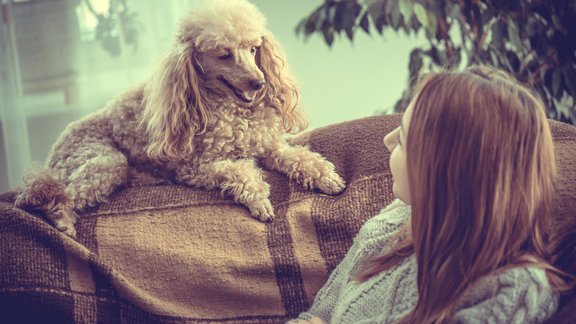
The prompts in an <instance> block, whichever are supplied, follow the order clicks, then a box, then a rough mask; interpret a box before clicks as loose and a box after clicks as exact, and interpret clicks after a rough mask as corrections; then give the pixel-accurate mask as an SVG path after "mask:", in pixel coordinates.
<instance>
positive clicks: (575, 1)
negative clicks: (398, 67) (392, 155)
mask: <svg viewBox="0 0 576 324" xmlns="http://www.w3.org/2000/svg"><path fill="white" fill-rule="evenodd" d="M358 29H360V30H362V31H363V32H366V33H374V31H373V30H374V29H375V31H376V32H378V33H379V34H382V33H383V31H384V30H385V29H392V30H394V31H396V32H401V31H404V32H405V33H406V34H408V35H410V34H412V33H414V34H416V33H418V32H421V31H423V32H424V34H425V36H426V38H427V40H428V45H427V46H428V47H427V48H420V47H417V48H414V49H412V51H411V53H410V61H409V62H410V63H409V75H410V80H414V79H415V78H416V77H417V76H418V75H419V74H420V73H422V72H426V71H432V70H437V69H439V68H446V67H448V68H451V67H455V66H460V65H461V64H463V65H466V66H467V65H470V64H487V65H491V66H495V67H498V68H501V69H504V70H506V71H508V72H510V73H511V74H513V75H514V76H516V77H517V78H518V79H519V80H520V81H522V82H524V83H526V84H528V85H530V86H531V87H533V88H534V89H536V90H537V91H538V92H539V93H540V95H541V96H542V98H543V100H544V101H545V103H546V105H547V109H548V112H547V113H548V116H549V117H550V118H553V119H556V120H560V121H564V122H569V123H572V124H576V0H515V1H512V0H340V1H337V0H325V1H324V3H323V4H321V5H320V6H319V7H318V8H317V9H315V10H314V11H313V12H312V13H311V14H310V15H309V16H308V17H305V18H304V19H302V21H301V22H300V23H299V24H298V26H297V27H296V33H297V34H303V35H304V36H305V37H308V36H309V35H311V34H314V33H321V34H322V35H323V38H324V40H325V42H326V43H327V44H328V45H329V46H332V44H333V42H334V40H335V36H340V35H342V34H345V35H346V36H347V37H348V38H349V39H350V41H353V38H354V33H355V32H356V31H357V30H358ZM406 96H407V95H406V92H405V95H404V96H403V98H402V99H400V100H399V101H398V103H397V104H396V106H395V110H396V111H400V110H402V109H403V107H405V103H406V100H407V98H406Z"/></svg>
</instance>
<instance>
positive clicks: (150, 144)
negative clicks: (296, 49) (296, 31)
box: [15, 0, 345, 237]
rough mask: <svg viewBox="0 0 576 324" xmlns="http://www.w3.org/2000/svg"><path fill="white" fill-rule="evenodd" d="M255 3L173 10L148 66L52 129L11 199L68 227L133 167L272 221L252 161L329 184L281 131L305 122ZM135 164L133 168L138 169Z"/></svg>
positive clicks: (311, 155) (325, 164)
mask: <svg viewBox="0 0 576 324" xmlns="http://www.w3.org/2000/svg"><path fill="white" fill-rule="evenodd" d="M265 24H266V19H265V17H264V15H263V14H262V13H261V12H260V11H259V10H258V9H257V8H256V7H255V6H254V5H253V4H251V3H249V2H247V1H246V0H218V1H215V0H206V1H200V3H199V5H198V6H197V7H196V8H194V9H193V10H191V11H190V13H189V14H187V15H186V16H184V18H183V19H181V21H180V24H179V28H178V32H177V35H176V39H175V41H174V43H173V45H172V47H171V49H170V50H169V51H168V53H167V55H166V57H165V58H164V59H163V61H162V62H161V64H160V65H159V67H158V68H157V70H156V71H155V72H153V73H152V76H151V77H150V78H149V79H148V80H147V81H146V82H144V83H143V84H141V85H139V86H137V87H135V88H134V89H131V90H129V91H127V92H125V93H123V94H120V95H119V96H117V97H116V98H115V99H113V100H111V101H110V102H109V103H107V105H106V106H105V107H104V108H102V109H100V110H98V111H96V112H93V113H92V114H90V115H88V116H86V117H84V118H82V119H80V120H78V121H76V122H73V123H71V124H70V125H68V126H67V128H66V129H65V130H64V132H63V133H62V134H61V135H60V137H59V138H58V140H57V141H56V143H55V144H54V146H53V147H52V150H51V152H50V154H49V157H48V160H47V163H46V166H45V167H42V168H39V169H37V170H30V171H29V172H27V173H26V175H25V176H24V185H23V186H22V187H21V188H20V189H19V190H18V195H17V197H16V201H15V204H16V206H18V207H21V208H25V209H33V210H34V209H35V210H40V211H42V212H43V213H44V214H45V216H46V218H47V219H48V220H49V221H50V222H52V223H53V224H54V226H55V227H56V228H57V229H59V230H60V231H62V232H64V233H65V234H67V235H69V236H72V237H74V236H75V235H76V232H75V228H74V225H75V222H76V216H77V213H80V212H82V211H83V210H85V209H86V208H88V207H92V206H96V205H97V204H99V203H101V202H104V201H106V199H107V197H109V196H110V195H111V194H112V193H113V192H114V191H115V190H117V189H118V188H121V187H123V186H127V185H130V182H131V174H132V173H131V172H132V171H131V170H134V169H138V170H145V171H146V172H152V174H155V175H162V177H165V178H166V179H167V180H169V181H170V182H175V183H178V184H184V185H188V186H194V187H199V188H206V189H220V190H221V191H222V192H223V193H225V194H229V195H231V196H232V197H233V198H234V200H235V201H236V202H237V203H240V204H243V205H245V206H246V207H247V208H248V209H249V211H250V214H251V215H252V216H253V217H254V218H256V219H258V220H260V221H271V220H272V219H273V217H274V210H273V208H272V205H271V203H270V200H269V194H270V187H269V185H268V184H267V183H266V182H265V181H264V179H263V174H262V170H261V169H260V168H259V166H258V162H260V163H261V165H263V166H264V167H266V168H268V169H271V170H277V171H280V172H283V173H285V174H287V176H288V177H289V178H290V179H292V180H295V181H296V182H298V183H300V184H302V185H303V186H304V187H307V188H310V189H319V190H320V191H322V192H324V193H327V194H338V193H340V192H342V191H343V190H344V188H345V182H344V180H343V179H342V178H341V177H340V176H339V175H338V174H337V173H336V171H335V167H334V165H333V164H332V163H331V162H329V161H328V160H326V159H325V158H324V157H322V156H321V155H320V154H318V153H315V152H312V151H310V150H309V149H308V148H306V147H302V146H293V145H290V144H289V143H288V142H287V141H286V136H285V135H286V134H288V133H296V132H298V131H300V130H302V129H304V128H305V127H306V124H307V122H306V119H305V116H304V114H303V113H302V111H301V110H300V107H299V105H298V101H299V89H298V87H297V83H296V81H295V79H294V77H293V76H292V75H291V73H290V71H289V69H288V67H287V64H286V58H285V55H284V53H283V52H282V50H281V48H280V47H279V45H278V44H277V42H276V41H275V40H274V38H273V36H272V35H271V34H270V32H269V31H267V29H266V27H265ZM139 172H140V171H139Z"/></svg>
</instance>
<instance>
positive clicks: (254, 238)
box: [0, 115, 576, 323]
mask: <svg viewBox="0 0 576 324" xmlns="http://www.w3.org/2000/svg"><path fill="white" fill-rule="evenodd" d="M398 122H399V116H398V115H394V116H380V117H371V118H366V119H361V120H356V121H352V122H347V123H343V124H339V125H333V126H329V127H326V128H322V129H318V130H314V131H312V132H309V133H306V134H303V135H301V136H299V137H298V138H297V139H296V140H295V141H296V142H299V143H301V144H307V145H309V146H310V147H311V149H312V150H314V151H317V152H320V153H321V154H323V155H324V156H326V157H327V158H328V159H329V160H331V161H333V162H334V164H335V165H336V167H337V170H338V172H339V173H340V174H341V175H342V176H343V177H344V178H345V179H346V181H347V185H348V186H347V189H346V191H345V192H344V193H343V194H341V195H339V196H328V195H324V194H321V193H318V192H310V191H307V190H304V189H302V188H300V186H298V185H297V184H295V183H293V182H289V181H287V179H286V178H285V176H284V175H282V174H279V173H275V172H267V173H266V180H267V181H268V182H269V183H270V184H271V187H272V189H271V190H272V195H271V200H272V203H273V205H274V208H275V210H276V215H277V217H276V219H275V221H274V222H272V223H268V224H263V223H260V222H258V221H256V220H254V219H253V218H251V217H250V215H249V213H248V211H247V210H246V209H245V208H244V207H242V206H239V205H236V204H234V203H233V201H232V200H231V199H230V198H229V197H225V196H221V195H220V194H219V193H218V192H216V191H204V190H199V189H194V188H187V187H182V186H175V185H164V186H149V187H139V188H125V189H123V190H120V191H119V192H117V193H116V194H115V195H114V197H113V198H112V199H111V200H110V202H109V203H107V204H103V205H101V206H100V207H98V208H95V209H94V210H91V211H89V212H87V213H86V214H85V215H83V216H82V217H81V219H80V221H79V223H78V225H77V230H78V239H77V241H75V240H72V239H70V238H68V237H66V236H64V235H62V234H60V233H59V232H58V231H57V230H55V229H53V228H52V227H51V226H50V225H48V224H47V223H46V222H45V221H44V220H43V219H42V217H41V215H33V214H30V213H27V212H25V211H22V210H19V209H16V208H14V207H13V206H12V202H13V193H6V194H4V195H2V196H0V257H1V258H0V322H3V321H4V320H7V323H12V322H14V323H16V322H18V323H68V322H77V323H96V322H100V323H117V322H118V323H148V322H150V323H156V322H162V323H172V322H177V323H182V322H215V323H235V322H253V323H282V322H284V321H285V320H287V319H289V318H292V317H294V316H296V315H297V314H298V313H299V312H301V311H304V310H306V309H307V308H308V307H309V306H310V304H311V302H312V300H313V297H314V295H315V293H316V292H317V291H318V289H319V288H320V287H321V286H322V285H323V283H324V281H325V280H326V279H327V276H328V274H329V273H330V271H331V270H333V269H334V267H335V266H336V265H337V264H338V262H339V261H340V260H341V259H342V257H343V256H344V254H345V252H346V250H347V249H348V247H349V246H350V244H351V241H352V238H353V237H354V235H355V233H356V232H357V230H358V229H359V227H360V226H361V225H362V223H363V222H364V221H365V220H366V219H367V218H369V217H370V216H372V215H374V214H376V213H377V212H378V211H379V210H380V209H381V208H382V207H384V206H385V205H387V204H388V203H390V202H391V201H392V195H391V176H390V173H389V170H388V166H387V165H388V153H387V152H386V150H385V148H384V146H383V144H382V137H383V136H384V134H386V133H387V132H388V131H390V130H391V129H393V128H394V127H396V126H397V124H398ZM553 126H554V134H555V140H556V143H557V147H558V157H559V162H560V166H561V172H562V175H563V176H562V182H561V184H560V188H559V196H558V197H559V200H558V201H559V204H558V206H559V210H558V213H557V214H558V216H559V217H558V218H557V220H558V221H557V224H558V226H561V227H563V228H567V227H568V226H569V225H570V224H574V223H575V221H576V215H575V212H574V211H575V210H576V192H575V189H574V185H575V184H576V127H570V126H567V125H563V124H559V123H553ZM569 266H573V264H572V265H569ZM572 270H575V269H574V268H572ZM575 272H576V271H575ZM567 302H572V304H570V305H567V306H566V307H564V309H563V311H562V312H563V313H561V314H559V315H558V318H559V319H560V320H566V321H567V322H576V314H574V313H572V314H571V315H570V314H568V313H569V312H570V311H571V310H572V309H574V308H576V307H574V305H576V304H575V303H574V301H573V300H572V301H570V300H568V301H567ZM555 321H556V322H558V321H559V320H555Z"/></svg>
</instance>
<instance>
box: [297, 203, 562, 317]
mask: <svg viewBox="0 0 576 324" xmlns="http://www.w3.org/2000/svg"><path fill="white" fill-rule="evenodd" d="M409 217H410V207H409V206H407V205H405V204H404V203H403V202H401V201H400V200H395V201H394V202H393V203H392V204H390V205H389V206H388V207H386V208H385V209H384V210H382V212H381V213H380V214H379V215H377V216H375V217H373V218H372V219H370V220H368V221H367V222H366V223H365V224H364V226H362V228H361V230H360V231H359V233H358V235H357V236H356V238H355V239H354V243H353V245H352V247H351V248H350V250H349V251H348V253H347V254H346V256H345V258H344V259H343V260H342V262H341V263H340V264H339V265H338V266H337V267H336V269H334V271H333V272H332V274H331V275H330V277H329V279H328V281H327V282H326V284H325V285H324V287H323V288H322V289H321V290H320V291H319V292H318V294H317V295H316V298H315V300H314V303H313V305H312V307H311V308H310V310H309V311H308V312H305V313H302V314H300V317H299V318H300V319H306V318H308V317H310V316H318V317H320V318H321V319H322V320H323V321H324V322H325V323H395V322H397V321H398V320H400V319H401V318H403V317H404V316H406V315H407V314H408V313H409V312H410V311H411V310H412V309H413V308H414V306H415V305H416V302H417V300H418V290H417V286H416V281H417V280H416V278H417V265H416V259H415V257H414V256H413V255H412V256H411V257H408V258H406V259H404V260H403V261H402V262H401V263H400V264H398V265H397V266H395V267H393V268H392V269H389V270H387V271H383V272H381V273H379V274H378V275H376V276H373V277H372V278H370V279H369V280H367V281H365V282H362V283H359V282H356V281H351V280H350V275H351V274H355V273H357V272H358V271H359V270H362V269H364V268H365V266H366V262H365V261H366V260H368V259H370V258H371V257H373V256H376V255H381V254H382V252H386V251H388V250H389V249H390V246H389V241H390V239H391V237H392V236H393V235H394V233H395V232H396V231H397V230H398V229H399V228H400V227H401V226H402V225H403V224H405V223H406V222H407V221H408V219H409ZM557 306H558V295H557V294H556V293H554V292H553V291H552V289H551V287H550V285H549V282H548V280H547V278H546V275H545V272H544V270H542V269H539V268H536V267H515V268H510V269H507V270H505V271H502V272H500V273H498V274H497V275H496V274H495V275H488V276H486V277H484V278H481V279H480V280H479V281H478V282H476V283H475V284H474V285H473V286H471V287H470V288H469V289H468V290H467V291H465V293H464V294H463V295H462V297H461V298H460V300H459V302H458V304H457V311H456V313H455V315H454V317H453V322H455V323H540V322H542V321H544V320H545V319H547V318H549V317H551V316H552V315H553V314H554V312H555V311H556V308H557Z"/></svg>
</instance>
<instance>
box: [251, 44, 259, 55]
mask: <svg viewBox="0 0 576 324" xmlns="http://www.w3.org/2000/svg"><path fill="white" fill-rule="evenodd" d="M257 50H258V47H256V46H252V48H251V49H250V53H252V54H255V53H256V51H257Z"/></svg>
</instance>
